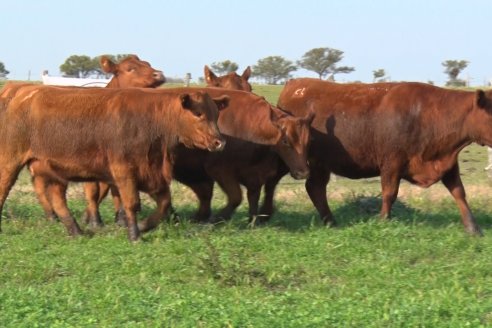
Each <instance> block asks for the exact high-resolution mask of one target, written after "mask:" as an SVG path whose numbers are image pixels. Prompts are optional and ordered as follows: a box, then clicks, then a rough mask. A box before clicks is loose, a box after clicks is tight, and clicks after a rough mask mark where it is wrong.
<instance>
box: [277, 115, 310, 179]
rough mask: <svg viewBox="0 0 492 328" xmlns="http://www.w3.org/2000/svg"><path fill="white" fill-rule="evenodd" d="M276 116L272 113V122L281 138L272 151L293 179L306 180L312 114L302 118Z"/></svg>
mask: <svg viewBox="0 0 492 328" xmlns="http://www.w3.org/2000/svg"><path fill="white" fill-rule="evenodd" d="M276 115H278V114H276V113H274V112H272V122H273V123H274V124H275V125H276V126H277V127H278V128H279V129H280V131H281V137H280V139H279V140H278V142H277V144H276V145H275V148H274V149H275V151H276V152H277V153H278V154H279V155H280V157H281V158H282V159H283V161H284V162H285V164H287V166H288V167H289V170H290V174H291V175H292V177H293V178H294V179H306V178H307V177H308V176H309V167H308V160H307V156H308V146H309V139H310V126H311V122H312V121H313V118H314V114H313V113H312V112H310V113H309V114H308V115H307V116H306V117H303V118H299V117H293V116H287V115H284V116H281V117H275V116H276Z"/></svg>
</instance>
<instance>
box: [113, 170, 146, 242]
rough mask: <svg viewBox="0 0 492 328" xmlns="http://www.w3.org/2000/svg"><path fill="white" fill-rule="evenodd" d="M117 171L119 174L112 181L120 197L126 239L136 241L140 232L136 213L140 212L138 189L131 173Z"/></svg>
mask: <svg viewBox="0 0 492 328" xmlns="http://www.w3.org/2000/svg"><path fill="white" fill-rule="evenodd" d="M118 169H119V170H118V173H119V174H118V175H117V176H114V181H115V185H116V187H117V188H118V191H119V194H120V196H121V202H122V203H123V208H124V209H125V214H126V218H127V223H128V239H129V240H130V241H136V240H138V239H139V237H140V231H139V230H138V226H137V212H138V211H139V210H140V198H139V195H138V189H137V186H136V184H135V180H134V179H132V174H131V172H128V170H125V169H123V170H120V168H118Z"/></svg>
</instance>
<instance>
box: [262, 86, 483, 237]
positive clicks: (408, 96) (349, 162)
mask: <svg viewBox="0 0 492 328" xmlns="http://www.w3.org/2000/svg"><path fill="white" fill-rule="evenodd" d="M278 106H279V107H280V108H282V109H283V110H286V111H287V112H290V113H292V114H294V115H299V116H300V115H305V113H306V112H307V111H308V109H309V108H310V107H313V108H314V109H315V111H316V118H315V119H314V121H313V123H312V128H313V130H312V138H313V139H312V143H311V147H310V151H309V160H310V177H309V178H308V180H307V181H306V190H307V192H308V194H309V196H310V198H311V200H312V201H313V204H314V205H315V207H316V209H317V210H318V212H319V214H320V216H321V217H322V218H323V219H324V220H325V222H326V223H328V224H333V223H334V222H335V221H334V220H333V216H332V213H331V211H330V209H329V207H328V203H327V199H326V185H327V183H328V181H329V178H330V173H332V172H333V173H335V174H337V175H341V176H345V177H349V178H353V179H358V178H366V177H373V176H378V175H380V176H381V186H382V201H383V205H382V208H381V216H382V217H388V216H389V215H390V211H391V207H392V204H393V202H394V201H395V199H396V197H397V194H398V189H399V183H400V180H401V179H405V180H408V181H410V182H411V183H414V184H417V185H419V186H422V187H429V186H430V185H432V184H434V183H436V182H438V181H442V182H443V184H444V185H445V186H446V188H447V189H448V190H449V192H450V193H451V195H452V196H453V197H454V199H455V201H456V203H457V205H458V208H459V210H460V212H461V218H462V222H463V224H464V226H465V229H466V230H467V231H468V232H470V233H472V234H480V233H481V232H480V228H479V227H478V225H477V224H476V222H475V219H474V218H473V215H472V213H471V211H470V208H469V206H468V203H467V201H466V198H465V190H464V187H463V183H462V181H461V178H460V174H459V166H458V162H457V159H458V154H459V152H460V151H461V150H462V149H463V148H464V147H465V146H467V145H469V144H470V143H472V142H476V143H478V144H482V145H488V146H491V145H492V91H487V92H484V91H482V90H478V91H476V92H470V91H459V90H449V89H443V88H438V87H435V86H431V85H427V84H422V83H377V84H337V83H331V82H325V81H320V80H316V79H296V80H291V81H289V82H288V83H287V85H286V86H285V88H284V89H283V90H282V93H281V95H280V97H279V101H278ZM270 189H272V188H270ZM272 190H273V189H272Z"/></svg>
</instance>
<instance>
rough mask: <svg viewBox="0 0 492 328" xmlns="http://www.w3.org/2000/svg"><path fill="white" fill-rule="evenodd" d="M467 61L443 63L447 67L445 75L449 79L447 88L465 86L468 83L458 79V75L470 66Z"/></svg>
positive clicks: (447, 61)
mask: <svg viewBox="0 0 492 328" xmlns="http://www.w3.org/2000/svg"><path fill="white" fill-rule="evenodd" d="M468 63H469V62H468V61H466V60H446V61H444V62H442V66H444V67H445V70H444V73H446V74H447V75H448V77H449V80H448V81H447V82H446V86H465V85H466V81H464V80H460V79H458V75H459V74H460V73H461V71H462V70H464V69H465V68H466V67H467V66H468Z"/></svg>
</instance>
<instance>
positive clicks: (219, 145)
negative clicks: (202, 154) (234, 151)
mask: <svg viewBox="0 0 492 328" xmlns="http://www.w3.org/2000/svg"><path fill="white" fill-rule="evenodd" d="M214 146H215V149H216V150H222V149H224V146H225V140H220V139H217V140H215V142H214Z"/></svg>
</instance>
